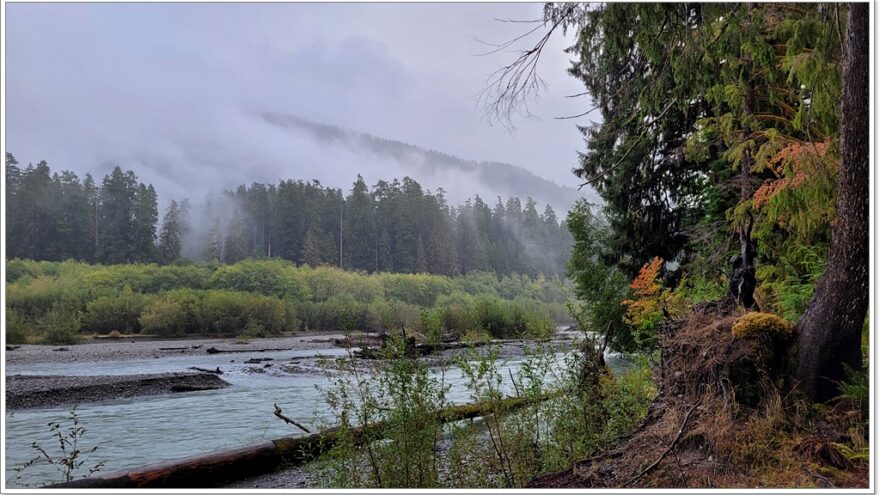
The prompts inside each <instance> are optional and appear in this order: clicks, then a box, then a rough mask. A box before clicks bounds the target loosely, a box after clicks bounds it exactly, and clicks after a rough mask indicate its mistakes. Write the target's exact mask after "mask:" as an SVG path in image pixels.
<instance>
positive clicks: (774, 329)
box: [732, 312, 794, 338]
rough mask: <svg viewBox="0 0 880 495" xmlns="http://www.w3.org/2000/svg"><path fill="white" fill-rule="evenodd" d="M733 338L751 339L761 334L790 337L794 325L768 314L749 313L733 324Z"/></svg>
mask: <svg viewBox="0 0 880 495" xmlns="http://www.w3.org/2000/svg"><path fill="white" fill-rule="evenodd" d="M732 332H733V336H734V337H736V338H741V337H753V336H756V335H762V334H771V335H783V336H784V335H791V334H792V333H793V332H794V325H793V324H792V323H791V322H790V321H788V320H786V319H784V318H780V317H779V316H776V315H774V314H770V313H758V312H751V313H746V314H744V315H743V316H741V317H739V319H737V320H736V323H734V324H733V329H732Z"/></svg>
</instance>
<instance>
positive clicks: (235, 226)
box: [223, 210, 248, 263]
mask: <svg viewBox="0 0 880 495" xmlns="http://www.w3.org/2000/svg"><path fill="white" fill-rule="evenodd" d="M223 247H224V249H223V261H224V262H226V263H236V262H239V261H241V260H243V259H245V258H246V257H247V252H248V250H247V239H246V233H245V229H244V222H243V221H242V219H241V215H240V214H239V212H238V211H237V210H236V212H235V214H233V215H232V219H231V220H230V221H229V225H228V226H227V227H226V242H225V243H224V246H223Z"/></svg>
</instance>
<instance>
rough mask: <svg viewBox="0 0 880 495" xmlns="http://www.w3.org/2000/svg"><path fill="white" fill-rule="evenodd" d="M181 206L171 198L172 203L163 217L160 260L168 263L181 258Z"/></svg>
mask: <svg viewBox="0 0 880 495" xmlns="http://www.w3.org/2000/svg"><path fill="white" fill-rule="evenodd" d="M180 230H181V220H180V206H179V205H178V203H177V201H175V200H171V205H170V206H169V207H168V211H167V212H166V213H165V217H164V218H163V219H162V230H161V232H160V233H159V262H160V263H163V264H168V263H171V262H173V261H174V260H176V259H178V258H180V248H181V240H180V237H181V234H180Z"/></svg>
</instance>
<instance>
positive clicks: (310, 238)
mask: <svg viewBox="0 0 880 495" xmlns="http://www.w3.org/2000/svg"><path fill="white" fill-rule="evenodd" d="M300 262H301V263H303V264H306V265H309V266H311V267H316V266H318V265H320V264H321V247H320V245H319V244H318V236H317V235H316V234H315V231H314V229H312V228H309V230H307V231H306V235H305V238H304V239H303V247H302V254H301V255H300Z"/></svg>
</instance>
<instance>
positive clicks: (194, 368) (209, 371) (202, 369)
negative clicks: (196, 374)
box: [189, 366, 223, 375]
mask: <svg viewBox="0 0 880 495" xmlns="http://www.w3.org/2000/svg"><path fill="white" fill-rule="evenodd" d="M189 369H191V370H196V371H201V372H202V373H213V374H215V375H222V374H223V372H222V371H221V370H220V367H219V366H217V369H216V370H209V369H207V368H199V367H198V366H190V367H189Z"/></svg>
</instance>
